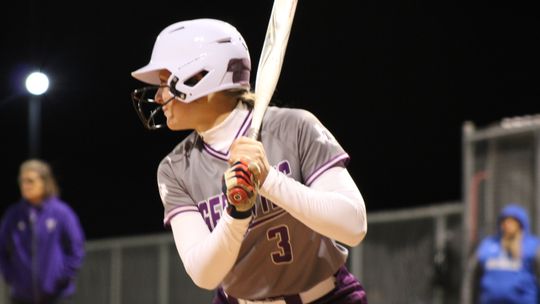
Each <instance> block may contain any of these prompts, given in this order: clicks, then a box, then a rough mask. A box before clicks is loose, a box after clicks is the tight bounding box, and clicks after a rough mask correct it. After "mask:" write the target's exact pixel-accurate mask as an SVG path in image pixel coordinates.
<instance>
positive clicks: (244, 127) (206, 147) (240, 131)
mask: <svg viewBox="0 0 540 304" xmlns="http://www.w3.org/2000/svg"><path fill="white" fill-rule="evenodd" d="M252 112H253V111H252V110H249V112H248V115H247V116H246V118H245V119H244V122H242V126H241V127H240V129H238V132H236V134H235V135H234V138H235V139H236V138H238V137H240V136H241V135H245V134H246V132H247V130H248V129H249V126H250V125H251V116H252V115H251V114H252ZM203 144H204V150H205V151H206V152H208V154H210V155H212V156H214V157H216V158H219V159H221V160H228V159H229V151H227V153H223V152H220V151H217V150H214V149H213V148H212V147H210V146H209V145H207V144H206V143H205V142H203Z"/></svg>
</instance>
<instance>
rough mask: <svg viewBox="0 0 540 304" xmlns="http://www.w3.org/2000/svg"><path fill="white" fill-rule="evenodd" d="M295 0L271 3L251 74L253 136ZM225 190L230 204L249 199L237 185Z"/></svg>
mask: <svg viewBox="0 0 540 304" xmlns="http://www.w3.org/2000/svg"><path fill="white" fill-rule="evenodd" d="M297 2H298V1H297V0H274V4H273V5H272V12H271V14H270V21H269V22H268V27H267V29H266V37H265V38H264V43H263V48H262V51H261V56H260V58H259V66H258V68H257V76H256V78H255V104H254V106H253V117H252V119H251V125H250V127H249V129H248V132H247V136H248V137H250V138H252V139H255V140H257V139H258V137H259V130H260V128H261V123H262V120H263V117H264V113H265V112H266V108H267V107H268V104H269V103H270V100H271V99H272V95H273V94H274V90H275V89H276V85H277V82H278V79H279V75H280V73H281V66H282V65H283V58H284V57H285V51H286V50H287V42H288V41H289V35H290V33H291V26H292V22H293V19H294V13H295V11H296V3H297ZM257 169H258V168H257ZM229 194H230V197H231V200H232V202H231V203H232V204H234V205H240V204H242V202H245V200H247V199H249V198H248V193H247V192H246V191H245V190H244V189H241V188H238V187H236V188H233V189H231V190H230V193H229Z"/></svg>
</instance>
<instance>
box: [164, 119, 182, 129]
mask: <svg viewBox="0 0 540 304" xmlns="http://www.w3.org/2000/svg"><path fill="white" fill-rule="evenodd" d="M167 127H168V128H169V129H170V130H172V131H182V130H185V129H186V128H185V127H184V126H183V125H182V124H181V123H180V122H178V121H176V120H175V119H173V118H172V117H171V118H167Z"/></svg>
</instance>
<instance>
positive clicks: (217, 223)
mask: <svg viewBox="0 0 540 304" xmlns="http://www.w3.org/2000/svg"><path fill="white" fill-rule="evenodd" d="M250 69H251V62H250V55H249V51H248V48H247V46H246V44H245V42H244V39H243V38H242V36H241V34H240V33H239V32H238V31H237V30H236V29H235V28H234V27H233V26H231V25H230V24H228V23H225V22H222V21H219V20H214V19H195V20H188V21H182V22H178V23H174V24H172V25H170V26H168V27H166V28H165V29H164V30H163V31H162V32H161V33H160V34H159V36H158V37H157V39H156V42H155V44H154V49H153V51H152V57H151V59H150V63H149V64H148V65H146V66H144V67H142V68H140V69H138V70H136V71H134V72H133V73H132V76H133V77H134V78H136V79H138V80H140V81H142V82H145V83H148V84H151V85H152V86H151V87H145V88H142V89H138V90H135V91H134V92H133V94H132V97H133V102H134V105H135V108H136V110H137V113H138V114H139V117H140V118H141V120H142V122H143V124H144V125H145V126H146V127H147V128H149V129H157V128H160V127H161V126H163V125H161V124H159V120H158V116H159V115H161V114H160V113H161V112H162V113H163V114H164V116H165V118H166V125H167V127H168V128H169V129H171V130H175V131H178V130H194V131H193V132H192V133H191V134H189V135H188V136H187V137H186V138H184V140H182V141H181V142H180V143H179V144H178V145H177V146H176V147H175V148H174V149H173V151H172V152H170V153H169V154H168V155H167V156H166V157H165V158H164V159H163V160H162V161H161V163H160V165H159V168H158V172H157V175H158V176H157V182H158V188H159V193H160V195H161V199H162V201H163V206H164V224H165V225H166V226H168V227H170V228H171V230H172V233H173V235H174V240H175V244H176V248H177V250H178V254H179V256H180V258H181V260H182V262H183V265H184V267H185V270H186V271H187V273H188V274H189V276H190V277H191V278H192V280H193V281H194V283H195V284H196V285H197V286H199V287H201V288H205V289H209V290H214V289H215V290H216V296H215V298H214V300H213V303H216V304H219V303H276V304H277V303H333V304H336V303H338V304H339V303H367V297H366V293H365V290H364V288H363V287H362V285H361V284H360V282H359V281H358V280H357V278H355V277H354V276H353V275H352V274H351V273H350V272H349V271H348V270H347V269H346V267H345V262H346V259H347V254H348V251H347V249H346V248H345V247H344V246H342V245H340V244H345V245H348V246H356V245H358V244H359V243H360V242H361V241H362V239H363V238H364V236H365V234H366V232H367V218H366V210H365V204H364V201H363V198H362V195H361V193H360V191H359V190H358V188H357V186H356V185H355V183H354V181H353V179H352V178H351V176H350V175H349V173H348V171H347V170H346V168H345V165H346V163H347V161H348V159H349V156H348V154H347V153H346V152H345V151H344V150H343V149H342V147H341V146H340V145H339V143H338V142H337V141H336V140H335V138H334V137H333V136H332V134H331V133H330V132H329V131H328V130H327V129H326V128H325V127H324V126H323V125H322V124H321V122H320V121H319V120H318V119H317V118H316V117H315V116H314V115H313V114H311V113H310V112H308V111H306V110H301V109H292V108H278V107H275V106H270V107H269V108H268V109H267V111H266V114H265V117H264V120H263V123H262V127H261V131H260V138H259V141H256V140H252V139H249V138H247V137H244V136H243V135H244V134H245V132H246V131H247V129H248V127H249V126H250V121H251V115H252V113H251V109H252V104H253V95H252V93H251V92H250V83H249V81H250ZM152 89H154V90H157V91H155V92H154V91H152ZM147 105H154V106H156V108H155V109H147V108H146V106H147ZM238 187H241V189H242V190H244V191H246V192H247V193H248V194H249V199H247V200H246V201H245V202H244V203H242V204H237V205H233V204H229V203H228V201H231V199H228V197H230V196H229V194H230V193H231V191H232V190H233V189H236V188H238Z"/></svg>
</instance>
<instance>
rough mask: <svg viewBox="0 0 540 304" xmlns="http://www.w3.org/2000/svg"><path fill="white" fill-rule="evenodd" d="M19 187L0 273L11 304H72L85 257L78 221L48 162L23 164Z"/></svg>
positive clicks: (3, 235) (0, 236)
mask: <svg viewBox="0 0 540 304" xmlns="http://www.w3.org/2000/svg"><path fill="white" fill-rule="evenodd" d="M19 186H20V191H21V196H22V198H21V200H20V201H19V202H17V203H15V204H13V205H11V206H9V208H8V209H7V210H6V212H5V214H4V215H3V217H2V221H1V224H0V271H1V273H2V275H3V277H4V280H5V282H6V283H7V285H9V287H10V300H11V303H13V304H53V303H54V304H59V303H62V304H64V303H72V301H73V295H74V293H75V288H76V282H75V278H76V275H77V272H78V271H79V269H80V268H81V266H82V263H83V259H84V256H85V249H84V242H85V235H84V231H83V229H82V227H81V224H80V221H79V218H78V216H77V215H76V213H75V212H74V211H73V209H72V208H71V207H70V206H69V205H68V204H67V203H65V202H63V201H62V200H60V199H59V192H58V186H57V184H56V181H55V178H54V176H53V174H52V171H51V168H50V166H49V165H48V164H47V163H46V162H44V161H42V160H38V159H30V160H27V161H25V162H23V163H22V164H21V166H20V170H19Z"/></svg>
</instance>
